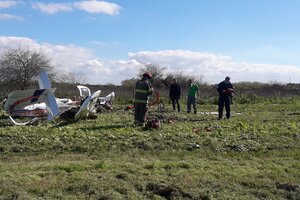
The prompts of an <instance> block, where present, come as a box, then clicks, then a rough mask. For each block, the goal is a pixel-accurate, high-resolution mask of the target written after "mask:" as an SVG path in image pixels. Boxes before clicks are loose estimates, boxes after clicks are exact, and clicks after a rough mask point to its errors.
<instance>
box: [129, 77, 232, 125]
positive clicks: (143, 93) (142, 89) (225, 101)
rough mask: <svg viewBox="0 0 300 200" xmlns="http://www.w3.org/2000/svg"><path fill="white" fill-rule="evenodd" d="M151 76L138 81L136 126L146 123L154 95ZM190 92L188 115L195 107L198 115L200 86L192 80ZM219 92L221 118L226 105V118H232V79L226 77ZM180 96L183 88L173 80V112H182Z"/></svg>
mask: <svg viewBox="0 0 300 200" xmlns="http://www.w3.org/2000/svg"><path fill="white" fill-rule="evenodd" d="M151 78H152V77H151V74H150V73H148V72H146V73H144V74H143V76H142V79H141V80H139V81H137V83H136V87H135V97H134V107H135V115H134V116H135V117H134V120H135V124H136V125H139V126H142V125H143V124H144V122H145V117H146V113H147V110H148V106H147V104H148V98H149V96H150V95H151V94H152V93H153V87H152V85H151V83H150V79H151ZM187 83H188V87H189V89H188V92H187V113H190V112H191V108H192V106H193V111H194V113H195V114H196V113H197V99H199V97H200V92H199V86H198V85H197V84H196V83H194V82H193V81H192V80H191V79H189V80H188V82H187ZM217 91H218V93H219V101H218V113H219V118H218V119H222V118H223V109H224V105H225V110H226V118H227V119H229V118H230V104H231V101H232V94H233V93H234V87H233V85H232V84H231V82H230V77H228V76H227V77H226V78H225V80H224V81H222V82H220V83H219V84H218V88H217ZM180 96H181V87H180V85H179V84H178V83H177V80H176V79H173V81H172V84H171V86H170V90H169V98H170V101H171V102H172V106H173V111H176V108H177V111H178V112H180V111H181V107H180V102H179V100H180Z"/></svg>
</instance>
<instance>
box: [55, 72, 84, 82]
mask: <svg viewBox="0 0 300 200" xmlns="http://www.w3.org/2000/svg"><path fill="white" fill-rule="evenodd" d="M55 80H56V81H58V82H64V83H75V84H84V83H86V80H85V77H84V74H83V73H80V72H67V73H62V74H60V75H57V76H56V79H55Z"/></svg>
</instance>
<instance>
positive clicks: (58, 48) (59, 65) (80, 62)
mask: <svg viewBox="0 0 300 200" xmlns="http://www.w3.org/2000/svg"><path fill="white" fill-rule="evenodd" d="M20 46H24V47H28V48H31V49H36V50H40V51H41V52H43V53H44V54H45V55H46V56H48V57H49V58H50V59H51V60H52V63H53V64H54V65H55V66H56V71H57V72H59V73H66V74H67V73H69V72H72V73H76V74H82V75H84V80H85V81H86V82H88V83H91V84H105V83H114V84H120V82H121V81H122V80H125V79H131V78H133V77H136V75H137V73H138V71H139V69H141V68H142V67H143V66H144V64H146V63H152V64H159V65H160V66H163V67H166V68H167V69H166V73H185V74H187V75H193V76H196V77H197V76H203V80H204V81H205V82H208V83H218V82H220V81H221V80H223V79H224V78H225V76H228V75H229V76H231V78H232V81H233V82H238V81H251V82H254V81H259V82H270V81H277V82H288V81H289V80H290V79H291V80H292V81H293V82H300V67H297V66H291V65H275V64H260V63H247V62H236V61H234V59H233V58H231V57H229V56H222V55H217V54H213V53H205V52H192V51H185V50H165V51H140V52H130V53H129V59H128V60H112V61H106V62H104V61H103V60H102V59H100V58H99V57H97V56H95V55H94V54H93V51H92V50H91V49H87V48H84V47H78V46H74V45H54V44H48V43H39V42H37V41H34V40H32V39H30V38H25V37H5V36H2V37H1V36H0V55H1V53H2V52H3V51H5V50H7V49H9V48H16V47H20Z"/></svg>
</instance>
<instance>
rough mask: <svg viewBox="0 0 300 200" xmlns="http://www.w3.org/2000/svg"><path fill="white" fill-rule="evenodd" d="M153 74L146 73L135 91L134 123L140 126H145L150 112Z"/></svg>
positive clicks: (137, 83)
mask: <svg viewBox="0 0 300 200" xmlns="http://www.w3.org/2000/svg"><path fill="white" fill-rule="evenodd" d="M150 79H151V74H150V73H149V72H146V73H144V74H143V77H142V79H141V80H139V81H137V82H136V85H135V91H134V108H135V110H134V123H135V124H136V125H138V126H143V125H144V123H145V118H146V114H147V110H148V99H149V96H150V95H151V94H152V93H153V88H152V85H151V83H150V81H149V80H150Z"/></svg>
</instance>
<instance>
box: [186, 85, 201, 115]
mask: <svg viewBox="0 0 300 200" xmlns="http://www.w3.org/2000/svg"><path fill="white" fill-rule="evenodd" d="M188 85H189V90H188V96H187V112H188V113H190V112H191V105H193V109H194V113H195V114H197V105H196V100H197V97H198V98H199V97H200V93H199V86H198V85H197V84H196V83H193V80H192V79H189V80H188Z"/></svg>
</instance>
